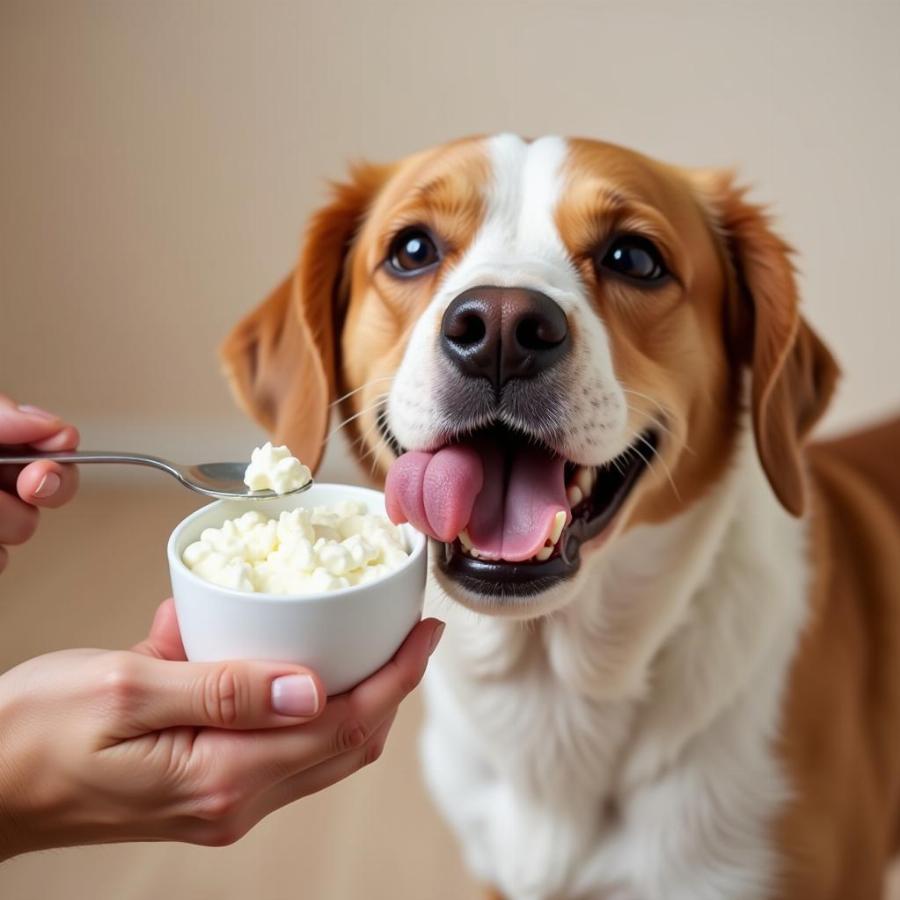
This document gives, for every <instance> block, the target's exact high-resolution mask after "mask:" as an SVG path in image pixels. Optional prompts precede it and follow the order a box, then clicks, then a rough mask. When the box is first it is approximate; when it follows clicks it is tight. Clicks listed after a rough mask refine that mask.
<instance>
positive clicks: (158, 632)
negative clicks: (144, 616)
mask: <svg viewBox="0 0 900 900" xmlns="http://www.w3.org/2000/svg"><path fill="white" fill-rule="evenodd" d="M132 650H134V652H135V653H143V654H144V655H145V656H155V657H156V658H157V659H170V660H179V661H184V660H186V659H187V654H186V653H185V652H184V644H182V643H181V631H180V630H179V628H178V619H177V617H176V615H175V601H174V600H173V599H172V598H171V597H169V599H168V600H163V602H162V603H160V605H159V606H158V607H157V608H156V614H155V615H154V616H153V624H152V625H151V626H150V634H149V635H148V636H147V637H146V638H145V639H144V640H143V641H141V642H140V643H139V644H135V646H134V647H132Z"/></svg>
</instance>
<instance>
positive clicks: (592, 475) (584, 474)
mask: <svg viewBox="0 0 900 900" xmlns="http://www.w3.org/2000/svg"><path fill="white" fill-rule="evenodd" d="M596 480H597V472H596V470H595V469H594V467H593V466H579V467H578V470H577V471H576V472H575V485H576V487H577V488H578V489H579V490H580V491H581V493H582V496H584V497H587V496H588V495H589V494H590V493H591V491H592V490H593V489H594V482H595V481H596Z"/></svg>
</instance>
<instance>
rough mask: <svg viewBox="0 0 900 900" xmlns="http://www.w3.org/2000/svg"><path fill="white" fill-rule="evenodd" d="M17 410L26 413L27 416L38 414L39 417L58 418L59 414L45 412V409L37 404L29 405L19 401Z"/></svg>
mask: <svg viewBox="0 0 900 900" xmlns="http://www.w3.org/2000/svg"><path fill="white" fill-rule="evenodd" d="M19 410H20V411H21V412H23V413H28V415H29V416H38V418H41V419H58V418H59V416H56V415H54V414H53V413H52V412H47V410H46V409H41V408H40V407H39V406H31V405H29V404H28V403H20V404H19Z"/></svg>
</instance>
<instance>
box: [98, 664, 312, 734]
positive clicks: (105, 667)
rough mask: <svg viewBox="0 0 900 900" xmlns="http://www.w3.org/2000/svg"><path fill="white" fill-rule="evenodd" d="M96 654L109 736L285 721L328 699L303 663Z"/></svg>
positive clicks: (302, 718)
mask: <svg viewBox="0 0 900 900" xmlns="http://www.w3.org/2000/svg"><path fill="white" fill-rule="evenodd" d="M99 660H100V661H99V662H98V666H100V672H99V676H100V677H99V684H98V695H99V696H98V701H100V703H102V704H103V705H104V707H105V709H106V711H107V714H108V715H109V716H110V718H111V720H112V721H111V724H110V726H109V728H110V736H111V739H112V740H111V743H115V742H117V741H121V740H123V739H126V738H131V737H135V736H137V735H140V734H146V733H149V732H151V731H159V730H162V729H166V728H173V727H175V726H179V725H192V726H198V727H206V728H212V729H262V728H283V727H285V726H288V725H298V724H301V723H304V722H308V721H309V720H310V719H313V718H315V717H316V716H317V715H318V714H319V712H321V710H322V708H323V707H324V705H325V691H324V689H323V687H322V684H321V682H320V681H319V679H318V677H317V676H316V675H315V673H314V672H311V671H309V670H308V669H304V668H303V667H302V666H292V665H285V664H277V663H263V662H223V663H190V662H172V661H170V660H163V659H154V658H153V657H152V656H148V655H144V654H143V653H133V652H129V651H124V652H114V653H106V654H103V655H102V656H101V657H99Z"/></svg>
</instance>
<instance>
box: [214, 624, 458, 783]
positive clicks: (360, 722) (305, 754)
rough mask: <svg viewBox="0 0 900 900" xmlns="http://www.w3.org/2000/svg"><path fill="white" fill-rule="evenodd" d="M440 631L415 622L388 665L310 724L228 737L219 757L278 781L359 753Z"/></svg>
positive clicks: (418, 673) (421, 666)
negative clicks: (225, 756)
mask: <svg viewBox="0 0 900 900" xmlns="http://www.w3.org/2000/svg"><path fill="white" fill-rule="evenodd" d="M443 628H444V623H443V622H439V621H438V620H437V619H426V620H425V621H423V622H419V624H418V625H416V627H415V628H414V629H413V630H412V632H410V634H409V636H408V637H407V639H406V641H404V643H403V646H402V647H401V648H400V649H399V650H398V651H397V653H396V654H395V655H394V658H393V659H392V660H391V661H390V662H389V663H387V664H386V665H384V666H383V667H382V668H381V669H379V670H378V671H377V672H376V673H375V674H374V675H372V676H371V678H369V679H367V680H366V681H364V682H363V683H362V684H360V685H358V686H357V687H355V688H354V689H353V690H352V691H350V692H349V693H347V694H343V695H341V696H340V697H336V698H334V697H333V698H331V700H329V702H328V707H327V708H326V710H325V712H324V713H323V714H322V715H321V716H320V717H319V718H318V719H317V720H316V721H315V722H314V723H311V724H309V725H304V726H303V727H302V728H288V729H284V730H282V731H279V732H277V733H275V734H270V735H266V736H265V739H264V740H260V737H259V735H252V734H234V735H228V746H227V747H224V748H223V752H227V753H230V754H231V755H232V756H233V757H234V760H235V765H236V766H238V767H239V768H240V770H241V771H243V772H246V773H247V774H248V776H249V775H251V774H252V773H253V772H254V771H265V772H272V773H275V774H276V776H278V777H280V778H282V779H283V778H287V777H289V776H290V775H293V774H296V773H298V772H301V771H303V770H304V769H309V768H311V767H312V766H316V765H318V764H319V763H321V762H324V761H325V760H327V759H331V758H332V757H335V756H339V755H341V754H342V753H346V752H348V751H350V750H355V749H358V748H359V747H362V746H363V745H364V744H366V743H367V742H368V740H369V738H370V737H371V735H372V734H374V733H375V731H376V730H377V729H378V728H379V726H380V725H381V724H382V723H383V722H384V721H385V720H386V719H387V718H388V717H389V716H391V715H393V713H394V712H395V710H396V708H397V706H398V705H399V704H400V702H401V701H402V700H403V698H404V697H406V695H407V694H409V693H410V692H411V691H412V690H413V689H414V688H415V687H416V685H417V684H418V683H419V681H420V680H421V678H422V675H423V674H424V673H425V666H426V663H427V662H428V657H429V656H430V654H431V652H432V651H433V650H434V648H435V647H436V646H437V642H438V640H439V639H440V636H441V632H442V631H443ZM210 737H211V739H213V740H215V736H214V735H212V736H210Z"/></svg>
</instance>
